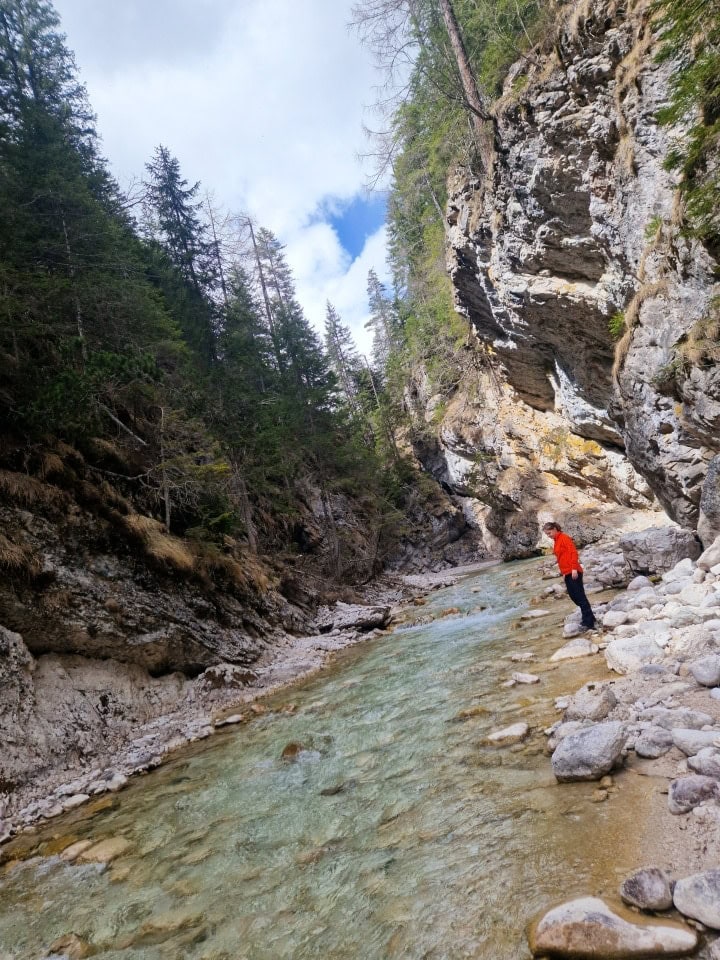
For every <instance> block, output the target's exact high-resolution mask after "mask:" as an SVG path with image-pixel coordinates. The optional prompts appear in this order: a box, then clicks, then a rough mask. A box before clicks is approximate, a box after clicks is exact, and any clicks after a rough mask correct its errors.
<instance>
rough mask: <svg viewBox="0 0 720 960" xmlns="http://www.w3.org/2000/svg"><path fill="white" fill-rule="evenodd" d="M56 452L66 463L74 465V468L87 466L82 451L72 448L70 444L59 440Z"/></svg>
mask: <svg viewBox="0 0 720 960" xmlns="http://www.w3.org/2000/svg"><path fill="white" fill-rule="evenodd" d="M55 451H56V453H58V454H59V455H60V456H61V457H62V458H63V460H64V461H65V462H66V463H70V464H72V466H73V467H82V466H83V465H84V464H85V458H84V457H83V455H82V454H81V453H80V451H79V450H76V449H75V447H71V446H70V444H69V443H64V442H63V441H62V440H58V441H57V443H56V444H55Z"/></svg>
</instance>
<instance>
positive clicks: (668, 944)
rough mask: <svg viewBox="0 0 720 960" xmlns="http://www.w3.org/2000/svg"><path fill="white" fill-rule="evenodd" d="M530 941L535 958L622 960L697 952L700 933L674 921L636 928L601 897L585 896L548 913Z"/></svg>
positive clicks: (533, 929) (644, 924) (638, 925)
mask: <svg viewBox="0 0 720 960" xmlns="http://www.w3.org/2000/svg"><path fill="white" fill-rule="evenodd" d="M528 940H529V943H530V949H531V950H532V952H533V954H534V955H535V956H542V955H550V956H553V957H573V958H575V960H592V958H595V960H597V958H603V960H622V958H625V957H660V956H664V955H666V954H669V955H675V956H677V955H681V954H687V953H692V951H693V950H694V949H695V947H696V946H697V933H695V931H694V930H688V928H687V927H683V926H680V925H679V924H673V923H671V922H666V923H662V924H660V923H648V922H645V923H643V924H639V923H630V922H629V921H627V920H625V919H623V918H622V917H621V916H619V915H618V914H617V913H615V912H614V911H612V910H611V909H610V908H609V907H608V906H607V905H606V904H605V903H603V901H602V900H600V899H599V898H598V897H581V898H579V899H578V900H571V901H569V902H568V903H564V904H563V905H562V906H561V907H555V909H554V910H550V911H549V912H548V913H546V914H545V916H544V917H543V918H542V919H541V920H540V921H539V922H538V923H537V924H535V925H534V927H533V928H532V929H531V931H530V934H529V937H528Z"/></svg>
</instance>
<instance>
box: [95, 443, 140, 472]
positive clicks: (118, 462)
mask: <svg viewBox="0 0 720 960" xmlns="http://www.w3.org/2000/svg"><path fill="white" fill-rule="evenodd" d="M90 448H91V450H92V452H93V455H94V456H95V457H97V460H98V461H100V462H101V463H111V464H113V465H114V466H115V467H117V468H118V470H123V471H125V472H128V473H129V472H130V471H131V469H132V464H131V461H130V460H129V459H128V456H127V453H126V451H125V450H123V448H122V447H119V446H118V445H117V444H116V443H111V442H110V441H109V440H105V439H104V438H103V437H93V439H92V440H91V441H90Z"/></svg>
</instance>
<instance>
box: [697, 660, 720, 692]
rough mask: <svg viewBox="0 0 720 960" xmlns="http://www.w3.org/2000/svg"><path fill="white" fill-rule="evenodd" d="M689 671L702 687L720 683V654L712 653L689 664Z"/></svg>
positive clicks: (714, 685)
mask: <svg viewBox="0 0 720 960" xmlns="http://www.w3.org/2000/svg"><path fill="white" fill-rule="evenodd" d="M690 673H691V674H692V675H693V677H695V679H696V680H697V682H698V683H699V684H701V685H702V686H703V687H716V686H717V685H718V684H720V656H719V655H718V654H717V653H712V654H710V656H708V657H701V658H700V659H699V660H695V661H693V663H691V664H690Z"/></svg>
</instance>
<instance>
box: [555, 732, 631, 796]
mask: <svg viewBox="0 0 720 960" xmlns="http://www.w3.org/2000/svg"><path fill="white" fill-rule="evenodd" d="M626 740H627V731H626V729H625V725H624V724H622V723H619V722H618V721H616V720H615V721H609V722H607V723H596V724H593V726H591V727H586V728H585V729H583V730H579V731H578V732H577V733H573V734H570V735H569V736H567V737H565V738H564V739H563V740H561V741H560V743H559V744H558V746H557V748H556V750H555V752H554V753H553V755H552V768H553V773H554V774H555V777H556V778H557V779H558V780H559V781H560V783H569V782H571V781H574V780H599V779H600V778H601V777H603V776H604V775H605V774H606V773H609V772H610V771H611V770H612V769H613V767H615V766H616V765H617V763H618V761H619V760H620V757H621V755H622V751H623V748H624V746H625V742H626Z"/></svg>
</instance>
